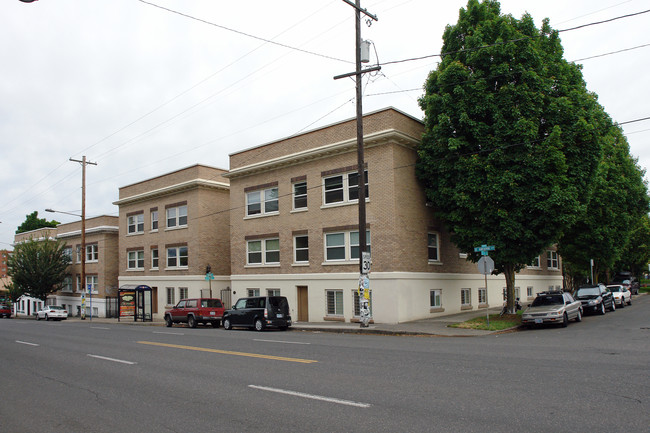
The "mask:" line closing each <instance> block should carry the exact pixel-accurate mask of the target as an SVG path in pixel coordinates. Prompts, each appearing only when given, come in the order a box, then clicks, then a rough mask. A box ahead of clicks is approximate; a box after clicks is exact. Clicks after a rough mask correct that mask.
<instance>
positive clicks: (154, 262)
mask: <svg viewBox="0 0 650 433" xmlns="http://www.w3.org/2000/svg"><path fill="white" fill-rule="evenodd" d="M151 268H152V269H158V248H152V249H151Z"/></svg>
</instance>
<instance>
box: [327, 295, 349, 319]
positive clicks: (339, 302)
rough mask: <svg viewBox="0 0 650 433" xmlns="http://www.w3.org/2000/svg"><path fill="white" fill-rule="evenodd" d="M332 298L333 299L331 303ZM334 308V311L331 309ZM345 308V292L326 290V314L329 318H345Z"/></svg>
mask: <svg viewBox="0 0 650 433" xmlns="http://www.w3.org/2000/svg"><path fill="white" fill-rule="evenodd" d="M330 297H331V298H332V299H331V301H330ZM330 307H332V309H330ZM344 308H345V306H344V305H343V290H341V289H327V290H325V314H326V315H327V316H328V317H343V313H344Z"/></svg>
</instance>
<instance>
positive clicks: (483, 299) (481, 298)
mask: <svg viewBox="0 0 650 433" xmlns="http://www.w3.org/2000/svg"><path fill="white" fill-rule="evenodd" d="M478 304H479V305H487V289H486V288H485V287H479V288H478Z"/></svg>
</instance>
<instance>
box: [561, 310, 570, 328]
mask: <svg viewBox="0 0 650 433" xmlns="http://www.w3.org/2000/svg"><path fill="white" fill-rule="evenodd" d="M567 326H569V316H567V314H566V312H565V313H564V317H563V318H562V327H563V328H566V327H567Z"/></svg>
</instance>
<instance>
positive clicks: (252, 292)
mask: <svg viewBox="0 0 650 433" xmlns="http://www.w3.org/2000/svg"><path fill="white" fill-rule="evenodd" d="M259 295H260V289H248V296H249V297H251V296H259Z"/></svg>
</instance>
